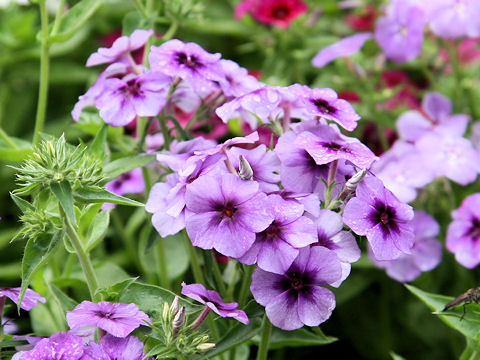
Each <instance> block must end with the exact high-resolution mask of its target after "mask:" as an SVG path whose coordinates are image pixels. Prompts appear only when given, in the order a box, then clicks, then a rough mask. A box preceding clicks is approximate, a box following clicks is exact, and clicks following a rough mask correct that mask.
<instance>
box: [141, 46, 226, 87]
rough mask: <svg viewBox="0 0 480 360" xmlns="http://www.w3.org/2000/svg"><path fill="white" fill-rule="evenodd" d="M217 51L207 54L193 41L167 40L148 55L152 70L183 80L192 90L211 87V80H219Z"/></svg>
mask: <svg viewBox="0 0 480 360" xmlns="http://www.w3.org/2000/svg"><path fill="white" fill-rule="evenodd" d="M220 56H221V55H220V54H218V53H217V54H210V53H208V52H206V51H205V50H204V49H202V48H201V47H200V46H199V45H197V44H195V43H192V42H190V43H184V42H182V41H180V40H177V39H173V40H169V41H167V42H165V43H163V44H162V45H160V46H158V47H155V46H152V50H151V52H150V55H149V61H150V66H151V68H152V70H153V71H154V72H161V73H163V74H165V75H168V76H170V77H172V78H173V77H178V78H180V79H183V80H185V81H186V82H187V83H188V84H189V85H190V86H191V87H192V88H193V90H194V91H195V92H200V93H202V92H204V91H205V90H206V89H213V88H214V84H213V81H221V80H222V69H221V66H220V63H219V60H220Z"/></svg>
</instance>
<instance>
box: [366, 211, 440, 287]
mask: <svg viewBox="0 0 480 360" xmlns="http://www.w3.org/2000/svg"><path fill="white" fill-rule="evenodd" d="M412 224H413V232H414V234H415V243H414V244H413V247H412V250H411V254H402V255H400V257H399V258H397V259H395V260H389V261H379V260H375V258H373V259H372V260H373V262H374V263H375V264H376V265H377V266H378V267H380V268H383V269H385V270H386V272H387V274H388V276H390V277H391V278H392V279H395V280H397V281H400V282H408V281H413V280H415V279H416V278H417V277H418V276H420V274H421V273H422V272H423V271H429V270H432V269H433V268H434V267H436V266H437V265H438V264H439V263H440V261H441V260H442V243H441V242H440V241H438V240H437V239H436V237H437V236H438V233H439V232H440V227H439V226H438V223H437V222H436V221H435V219H434V218H433V217H432V216H431V215H429V214H427V213H426V212H424V211H419V210H417V211H415V216H414V218H413V220H412Z"/></svg>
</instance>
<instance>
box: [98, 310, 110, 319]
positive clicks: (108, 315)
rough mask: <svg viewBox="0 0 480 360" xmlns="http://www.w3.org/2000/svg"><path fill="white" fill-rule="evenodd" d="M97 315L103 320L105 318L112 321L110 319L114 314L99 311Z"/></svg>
mask: <svg viewBox="0 0 480 360" xmlns="http://www.w3.org/2000/svg"><path fill="white" fill-rule="evenodd" d="M96 315H97V316H98V317H101V318H104V319H110V318H112V317H113V315H114V314H113V313H111V312H105V311H102V310H98V311H96Z"/></svg>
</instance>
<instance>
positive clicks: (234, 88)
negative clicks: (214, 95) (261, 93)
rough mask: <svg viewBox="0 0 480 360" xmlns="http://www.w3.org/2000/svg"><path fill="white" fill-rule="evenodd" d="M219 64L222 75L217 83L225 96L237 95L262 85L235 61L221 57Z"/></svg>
mask: <svg viewBox="0 0 480 360" xmlns="http://www.w3.org/2000/svg"><path fill="white" fill-rule="evenodd" d="M220 66H221V67H222V75H223V76H222V78H221V80H220V81H219V85H220V88H221V89H222V91H223V93H224V94H225V96H232V97H239V96H242V95H245V94H247V93H249V92H251V91H254V90H257V89H258V88H260V87H262V86H264V85H263V84H262V83H260V82H259V81H258V80H257V79H255V77H253V76H252V75H249V74H248V71H247V69H245V68H242V67H240V66H239V65H238V64H237V63H236V62H235V61H231V60H223V59H222V60H220Z"/></svg>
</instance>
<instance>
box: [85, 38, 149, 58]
mask: <svg viewBox="0 0 480 360" xmlns="http://www.w3.org/2000/svg"><path fill="white" fill-rule="evenodd" d="M152 34H153V30H135V31H134V32H133V33H132V34H131V35H130V36H121V37H119V38H118V39H116V40H115V41H114V43H113V45H112V47H110V48H100V49H98V50H97V52H95V53H93V54H92V55H90V57H89V58H88V60H87V66H95V65H100V64H105V63H114V62H117V61H122V60H123V59H124V58H125V57H126V56H127V54H128V53H129V52H130V51H134V50H137V49H140V48H141V47H142V46H143V45H145V43H146V42H147V40H148V38H149V37H150V36H151V35H152ZM127 61H128V60H127Z"/></svg>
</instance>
